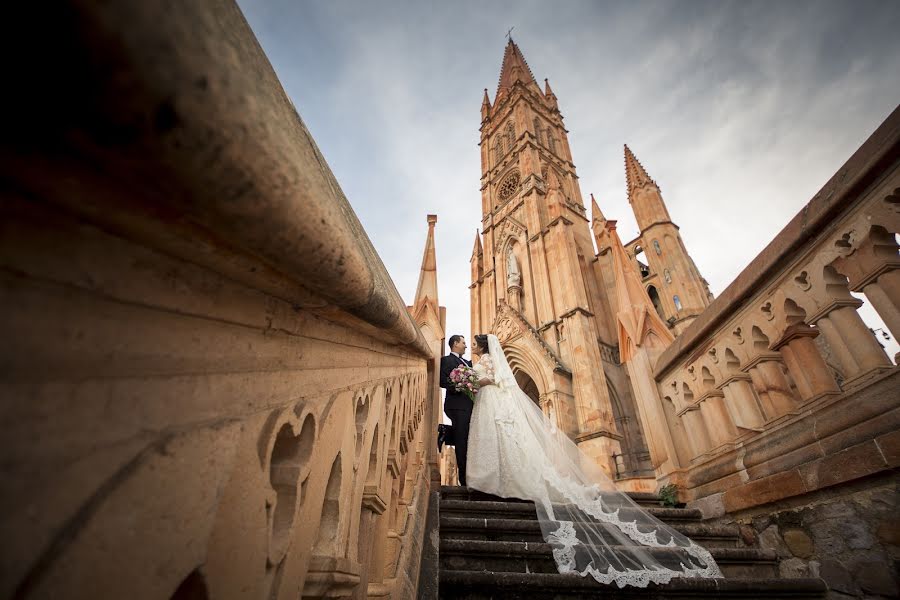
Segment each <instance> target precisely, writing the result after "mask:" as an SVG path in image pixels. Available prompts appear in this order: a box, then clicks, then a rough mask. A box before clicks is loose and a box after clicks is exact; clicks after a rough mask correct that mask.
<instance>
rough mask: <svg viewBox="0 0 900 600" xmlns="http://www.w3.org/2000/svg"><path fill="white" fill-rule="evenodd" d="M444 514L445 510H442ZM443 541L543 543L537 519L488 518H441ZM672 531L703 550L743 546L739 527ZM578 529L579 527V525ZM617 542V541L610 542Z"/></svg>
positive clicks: (683, 526)
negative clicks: (453, 539) (703, 548)
mask: <svg viewBox="0 0 900 600" xmlns="http://www.w3.org/2000/svg"><path fill="white" fill-rule="evenodd" d="M441 510H442V511H443V508H442V509H441ZM440 526H441V538H442V539H445V538H457V539H484V540H509V541H522V542H541V541H543V540H544V537H543V535H542V534H541V526H540V523H538V521H537V519H534V518H532V519H524V518H520V519H493V518H484V517H445V516H443V515H442V516H441V519H440ZM669 526H670V527H672V529H674V530H676V531H678V532H679V533H682V534H684V535H686V536H688V537H689V538H691V539H692V540H694V541H695V542H697V543H698V544H700V545H701V546H704V547H706V548H709V547H735V546H737V545H738V544H739V543H740V537H739V532H738V528H737V527H735V526H723V525H707V524H705V523H690V522H672V523H669ZM576 529H577V525H576ZM610 541H612V542H615V540H610Z"/></svg>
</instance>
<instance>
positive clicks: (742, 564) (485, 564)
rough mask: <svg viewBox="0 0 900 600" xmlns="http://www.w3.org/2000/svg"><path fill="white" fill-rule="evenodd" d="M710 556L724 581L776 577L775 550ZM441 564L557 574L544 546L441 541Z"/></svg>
mask: <svg viewBox="0 0 900 600" xmlns="http://www.w3.org/2000/svg"><path fill="white" fill-rule="evenodd" d="M647 550H648V552H650V553H651V554H654V555H659V556H660V557H664V555H665V554H667V553H669V554H670V556H671V552H672V551H671V549H668V548H647ZM709 552H710V554H712V556H713V558H714V559H715V560H716V564H718V565H719V568H720V569H721V570H722V573H723V574H724V575H725V577H727V578H734V579H750V578H757V579H764V578H771V577H777V576H778V561H777V556H776V553H775V551H774V550H757V549H750V548H710V550H709ZM440 564H441V569H442V570H443V569H449V570H456V571H494V572H510V573H557V569H556V562H555V561H554V560H553V551H552V546H550V544H546V543H543V542H509V541H485V540H460V539H443V540H441V546H440ZM675 564H677V563H675Z"/></svg>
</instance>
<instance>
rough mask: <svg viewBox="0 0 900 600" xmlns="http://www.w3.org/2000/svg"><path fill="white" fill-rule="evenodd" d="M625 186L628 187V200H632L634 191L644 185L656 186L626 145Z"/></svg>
mask: <svg viewBox="0 0 900 600" xmlns="http://www.w3.org/2000/svg"><path fill="white" fill-rule="evenodd" d="M625 184H626V186H627V187H628V199H629V201H631V200H633V196H634V191H635V190H636V189H637V188H640V187H643V186H645V185H654V186H655V185H656V182H655V181H653V179H652V178H651V177H650V175H648V174H647V171H646V170H645V169H644V166H643V165H642V164H641V163H640V161H639V160H638V159H637V157H635V155H634V153H633V152H632V151H631V148H629V147H628V144H625Z"/></svg>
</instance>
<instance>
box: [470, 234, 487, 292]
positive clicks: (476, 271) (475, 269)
mask: <svg viewBox="0 0 900 600" xmlns="http://www.w3.org/2000/svg"><path fill="white" fill-rule="evenodd" d="M469 262H470V263H471V264H472V283H475V282H477V281H478V280H480V279H481V277H482V275H484V251H483V250H482V249H481V235H479V233H478V230H477V229H476V230H475V246H474V247H473V248H472V258H470V259H469Z"/></svg>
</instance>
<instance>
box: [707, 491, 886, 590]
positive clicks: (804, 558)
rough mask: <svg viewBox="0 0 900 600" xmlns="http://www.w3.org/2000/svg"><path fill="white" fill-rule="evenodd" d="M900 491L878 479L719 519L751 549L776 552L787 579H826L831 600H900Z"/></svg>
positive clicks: (782, 573) (782, 572) (781, 573)
mask: <svg viewBox="0 0 900 600" xmlns="http://www.w3.org/2000/svg"><path fill="white" fill-rule="evenodd" d="M898 514H900V485H898V483H897V482H896V480H895V479H893V480H892V478H878V479H876V480H873V481H871V482H866V483H865V484H864V485H856V486H851V487H849V488H847V489H843V490H840V491H839V492H836V491H832V492H830V493H819V494H814V495H811V496H808V497H805V498H803V499H802V500H798V501H796V502H783V503H777V504H775V505H769V506H766V507H764V508H760V509H756V510H750V511H745V512H744V513H741V514H738V515H729V516H728V517H726V518H723V519H717V520H715V521H714V522H715V523H737V524H739V525H740V526H741V534H742V537H743V538H744V540H745V541H746V542H747V543H748V544H751V545H752V544H753V543H755V542H757V541H758V542H759V547H761V548H766V549H772V550H775V551H776V552H777V554H778V557H779V560H780V564H779V570H780V575H781V576H782V577H788V578H791V577H821V578H822V579H824V580H825V582H826V583H827V584H828V587H829V590H830V591H829V597H830V598H834V599H840V598H896V597H897V596H898V595H900V586H898V581H900V572H898V568H897V565H898V564H900V520H898V518H897V515H898Z"/></svg>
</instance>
